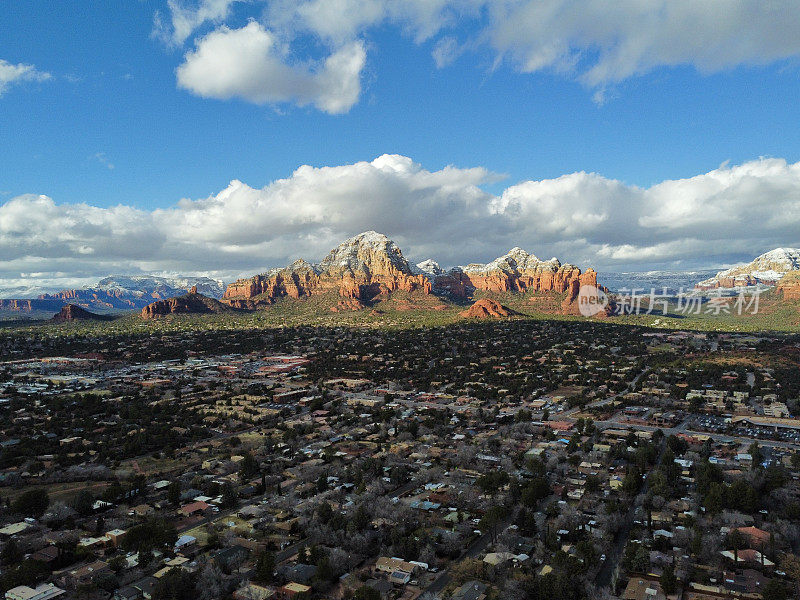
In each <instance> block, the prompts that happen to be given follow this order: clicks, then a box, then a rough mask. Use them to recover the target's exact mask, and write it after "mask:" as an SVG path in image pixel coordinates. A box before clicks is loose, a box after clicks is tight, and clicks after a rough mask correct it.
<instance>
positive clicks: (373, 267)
mask: <svg viewBox="0 0 800 600" xmlns="http://www.w3.org/2000/svg"><path fill="white" fill-rule="evenodd" d="M331 290H336V291H338V293H339V295H340V296H342V297H344V298H348V299H352V300H358V301H367V300H371V299H372V298H374V297H376V296H378V295H380V294H391V293H392V292H394V291H397V290H404V291H409V292H412V291H422V292H424V293H430V291H431V282H430V280H429V279H428V277H427V276H426V275H424V274H418V273H414V272H413V271H412V270H411V267H410V265H409V264H408V261H407V260H406V259H405V257H404V256H403V253H402V251H401V250H400V248H399V247H398V246H397V244H395V243H394V242H393V241H392V240H390V239H389V238H388V237H386V236H385V235H383V234H381V233H378V232H376V231H366V232H364V233H360V234H358V235H356V236H354V237H352V238H350V239H348V240H345V241H344V242H342V243H341V244H339V245H338V246H337V247H336V248H334V249H333V250H331V251H330V253H329V254H328V255H327V256H326V257H325V258H324V259H323V260H322V262H320V263H319V264H312V263H309V262H307V261H305V260H299V261H295V262H294V263H292V264H291V265H289V266H288V267H285V268H284V269H277V270H272V271H268V272H267V273H264V274H262V275H256V276H255V277H251V278H249V279H240V280H239V281H236V282H234V283H232V284H231V285H229V286H228V289H227V290H226V291H225V295H224V301H226V302H227V303H228V304H230V305H231V306H237V307H241V308H250V307H253V306H258V305H261V304H271V303H273V302H274V301H275V300H277V299H278V298H280V297H283V296H288V297H291V298H300V297H304V296H313V295H315V294H320V293H324V292H326V291H331Z"/></svg>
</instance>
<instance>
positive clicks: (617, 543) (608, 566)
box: [594, 444, 667, 588]
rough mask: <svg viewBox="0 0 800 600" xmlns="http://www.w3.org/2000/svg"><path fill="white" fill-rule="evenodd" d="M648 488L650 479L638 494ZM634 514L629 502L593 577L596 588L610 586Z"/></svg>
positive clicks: (634, 511)
mask: <svg viewBox="0 0 800 600" xmlns="http://www.w3.org/2000/svg"><path fill="white" fill-rule="evenodd" d="M666 447H667V445H666V444H662V446H661V451H660V452H659V453H658V458H656V464H657V465H658V464H660V463H661V457H662V456H663V455H664V450H665V449H666ZM649 486H650V478H649V477H648V478H647V479H645V480H644V485H642V489H641V491H640V492H639V493H640V494H646V493H647V488H648V487H649ZM635 513H636V503H634V502H631V506H630V507H629V508H628V512H627V513H626V514H625V521H624V522H623V525H622V528H621V529H620V530H619V531H618V532H617V535H616V536H614V545H613V546H612V548H611V550H610V551H609V553H608V555H607V556H606V561H605V562H604V563H603V566H602V567H600V570H599V571H598V572H597V575H596V576H595V579H594V582H595V584H596V585H597V587H601V588H603V587H608V586H609V585H611V578H612V577H613V575H614V571H615V570H616V569H617V565H618V564H619V561H620V560H622V553H623V552H624V551H625V546H627V545H628V538H630V535H631V529H633V517H634V516H635Z"/></svg>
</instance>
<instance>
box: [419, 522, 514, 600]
mask: <svg viewBox="0 0 800 600" xmlns="http://www.w3.org/2000/svg"><path fill="white" fill-rule="evenodd" d="M515 514H516V511H512V514H511V516H509V517H507V518H506V520H505V521H503V523H502V524H501V525H500V527H499V528H498V531H505V530H506V529H508V527H509V525H511V523H512V522H513V520H514V515H515ZM491 541H492V536H490V535H488V534H485V533H484V534H481V535H479V536H478V537H477V538H475V539H474V540H473V541H472V542H471V543H470V544H469V546H467V547H466V549H465V550H464V551H463V552H462V553H461V556H459V557H458V558H457V559H456V560H455V561H453V564H456V563H458V562H460V561H462V560H464V559H465V558H477V557H478V556H480V555H481V554H483V553H484V552H485V551H486V548H487V547H488V546H489V544H490V543H491ZM450 581H451V577H450V573H449V572H448V570H447V569H445V570H444V571H442V573H441V574H440V575H439V576H438V577H437V578H436V579H434V581H433V583H431V584H430V585H429V586H428V587H426V588H425V589H424V590H423V591H422V593H423V594H424V593H430V594H438V593H439V592H441V591H442V590H443V589H444V588H446V587H447V584H449V583H450Z"/></svg>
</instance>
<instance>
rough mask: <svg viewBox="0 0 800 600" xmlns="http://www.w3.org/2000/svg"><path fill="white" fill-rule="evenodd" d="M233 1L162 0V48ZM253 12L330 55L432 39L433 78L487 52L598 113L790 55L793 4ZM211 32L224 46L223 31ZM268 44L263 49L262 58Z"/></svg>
mask: <svg viewBox="0 0 800 600" xmlns="http://www.w3.org/2000/svg"><path fill="white" fill-rule="evenodd" d="M233 1H234V0H202V1H201V2H199V4H196V5H192V6H188V5H185V4H180V3H178V2H177V0H170V1H169V3H168V5H169V8H170V14H171V23H172V28H171V30H170V31H169V37H170V40H172V42H173V43H177V44H180V43H183V42H184V41H185V40H186V39H187V38H188V37H189V36H190V35H191V34H192V33H193V32H194V31H196V29H197V28H198V27H200V26H201V25H202V24H203V23H206V22H213V23H216V24H220V23H224V22H225V20H226V18H227V17H228V16H229V13H230V6H231V4H233ZM251 4H252V5H253V13H254V15H256V16H258V17H259V18H262V19H263V22H264V23H265V24H266V25H267V27H268V29H269V32H270V33H269V36H270V39H271V40H272V39H273V36H274V37H277V38H279V39H281V40H283V41H284V42H286V43H288V44H291V43H292V42H293V41H294V40H296V38H298V37H300V36H302V35H305V34H311V35H312V36H314V37H316V38H317V39H318V40H319V41H321V42H322V44H323V45H325V46H326V47H327V48H328V49H329V51H330V52H332V53H334V54H335V53H337V52H339V51H340V50H341V49H343V48H350V49H351V51H352V50H353V49H354V46H352V44H354V43H358V44H360V51H361V52H363V40H364V38H365V36H367V35H368V34H369V32H370V31H372V30H374V29H376V28H378V27H383V26H386V25H390V26H394V27H398V28H400V29H401V30H402V31H403V32H404V33H405V34H406V35H407V36H408V37H410V38H412V39H413V40H414V41H415V42H416V43H423V42H427V41H431V43H432V49H431V55H432V58H433V60H434V62H435V64H436V65H437V67H439V68H444V67H446V66H447V65H449V64H450V63H452V62H453V61H454V60H455V59H456V58H457V57H458V56H460V55H461V54H464V53H465V52H468V51H472V52H475V51H479V50H480V49H482V48H483V49H489V50H490V51H491V52H492V53H493V55H494V64H495V65H499V64H501V63H503V62H506V63H507V64H509V65H511V66H512V67H513V68H515V69H517V70H519V71H521V72H525V73H532V72H536V71H543V70H547V71H551V72H555V73H559V74H561V75H563V76H565V77H568V78H570V79H575V80H577V81H580V82H581V83H582V84H584V85H585V86H586V87H587V88H589V89H590V90H591V92H592V98H593V100H594V101H595V102H597V103H598V104H603V103H604V102H606V101H607V100H609V98H613V97H614V95H615V94H614V91H613V87H614V86H615V85H616V84H617V83H619V82H621V81H624V80H626V79H629V78H631V77H636V76H640V75H643V74H646V73H648V72H650V71H653V70H655V69H658V68H664V67H666V68H669V67H677V66H690V67H694V68H695V69H696V70H697V71H699V72H700V73H703V74H706V73H713V72H718V71H723V70H727V69H731V68H734V67H737V66H741V65H751V66H752V65H766V64H770V63H773V62H776V61H780V60H784V59H789V58H792V57H797V56H798V55H800V36H798V35H797V31H800V4H798V3H797V2H796V1H795V0H775V1H774V2H769V3H765V2H763V1H762V0H728V1H726V2H722V3H711V2H697V1H696V0H642V1H635V2H608V1H607V0H271V1H270V2H266V1H265V0H260V1H259V0H254V1H253V2H252V3H251ZM219 32H221V33H223V34H227V35H226V37H228V38H230V37H231V33H232V32H231V30H228V29H219ZM249 33H250V34H251V35H253V34H254V32H252V31H249ZM262 37H263V33H262ZM273 43H274V42H270V43H269V44H267V45H268V46H269V47H270V48H272V45H273ZM274 52H275V51H274V49H271V50H269V51H268V55H269V56H270V60H269V62H270V64H272V62H274V61H279V62H280V63H281V64H290V63H292V62H293V61H292V60H291V57H292V54H291V52H290V51H289V50H286V53H285V54H283V55H282V56H280V58H277V57H275V56H274ZM353 56H354V58H353V65H357V64H358V63H359V60H356V58H357V57H355V55H353ZM360 62H361V65H362V66H363V60H360ZM274 69H275V67H273V70H274ZM348 73H350V72H349V71H348ZM301 79H304V80H306V81H308V78H301ZM307 85H309V84H308V83H304V84H300V87H301V88H305V87H306V86H307ZM234 87H235V88H236V91H234V92H233V93H228V95H224V94H223V97H230V96H233V95H240V96H243V97H245V98H248V97H250V96H255V97H258V98H260V97H262V96H264V95H265V94H264V93H263V89H264V86H263V85H262V86H259V91H258V92H255V91H254V90H250V89H247V90H246V91H245V93H239V88H242V87H243V86H242V85H237V86H234ZM271 87H272V86H271V85H270V86H267V88H269V89H271ZM311 87H313V85H312V86H311ZM609 88H611V89H609ZM352 89H353V88H352V86H350V87H348V91H350V92H352ZM266 95H267V96H268V97H270V98H272V96H271V95H269V94H266ZM279 95H280V96H281V97H282V98H283V97H285V96H288V97H290V98H292V97H294V95H293V94H286V93H283V94H279ZM351 95H352V94H351ZM356 96H357V94H356ZM215 97H216V96H215ZM300 97H301V98H302V95H300ZM343 110H346V108H345V109H343Z"/></svg>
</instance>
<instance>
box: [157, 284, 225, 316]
mask: <svg viewBox="0 0 800 600" xmlns="http://www.w3.org/2000/svg"><path fill="white" fill-rule="evenodd" d="M230 310H231V308H230V307H229V306H226V305H225V304H223V303H222V302H220V301H219V300H215V299H214V298H209V297H208V296H203V295H202V294H199V293H198V292H197V288H196V287H193V288H192V289H191V290H190V291H189V293H188V294H185V295H183V296H177V297H175V298H167V299H165V300H157V301H156V302H153V303H152V304H148V305H147V306H145V307H144V308H143V309H142V318H143V319H155V318H157V317H162V316H166V315H174V314H209V313H222V312H228V311H230Z"/></svg>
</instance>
